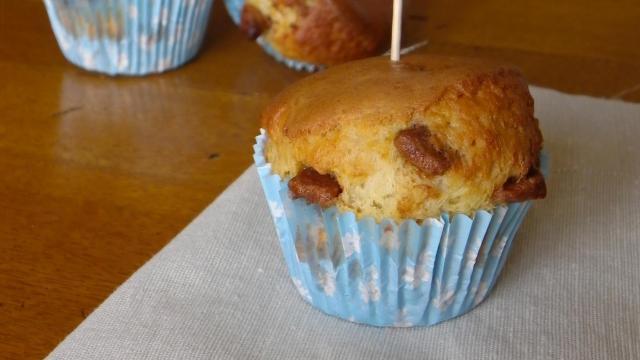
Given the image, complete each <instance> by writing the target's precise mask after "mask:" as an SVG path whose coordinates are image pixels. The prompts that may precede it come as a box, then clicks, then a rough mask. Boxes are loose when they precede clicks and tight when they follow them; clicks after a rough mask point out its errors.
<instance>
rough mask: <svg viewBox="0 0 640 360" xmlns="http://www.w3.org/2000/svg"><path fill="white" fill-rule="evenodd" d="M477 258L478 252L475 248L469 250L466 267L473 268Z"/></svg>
mask: <svg viewBox="0 0 640 360" xmlns="http://www.w3.org/2000/svg"><path fill="white" fill-rule="evenodd" d="M476 260H478V252H477V251H475V250H473V249H471V250H469V251H467V254H466V255H465V267H467V268H472V267H473V265H475V264H476Z"/></svg>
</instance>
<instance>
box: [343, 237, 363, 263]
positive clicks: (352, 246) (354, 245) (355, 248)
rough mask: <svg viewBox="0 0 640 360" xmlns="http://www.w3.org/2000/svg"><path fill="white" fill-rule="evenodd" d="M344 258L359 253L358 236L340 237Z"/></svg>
mask: <svg viewBox="0 0 640 360" xmlns="http://www.w3.org/2000/svg"><path fill="white" fill-rule="evenodd" d="M342 247H343V249H344V256H345V257H349V256H351V255H353V254H359V253H360V235H359V234H358V233H346V234H345V235H344V236H343V237H342Z"/></svg>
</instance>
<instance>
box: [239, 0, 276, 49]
mask: <svg viewBox="0 0 640 360" xmlns="http://www.w3.org/2000/svg"><path fill="white" fill-rule="evenodd" d="M270 26H271V21H270V20H269V18H267V17H266V16H265V15H264V14H262V12H260V10H259V9H258V8H256V7H255V6H253V5H251V4H245V5H244V6H243V7H242V14H241V15H240V29H241V30H242V31H243V32H244V33H245V34H246V35H247V37H249V39H251V40H255V39H256V38H257V37H258V36H260V35H261V34H262V33H263V32H264V31H265V30H267V29H268V28H269V27H270Z"/></svg>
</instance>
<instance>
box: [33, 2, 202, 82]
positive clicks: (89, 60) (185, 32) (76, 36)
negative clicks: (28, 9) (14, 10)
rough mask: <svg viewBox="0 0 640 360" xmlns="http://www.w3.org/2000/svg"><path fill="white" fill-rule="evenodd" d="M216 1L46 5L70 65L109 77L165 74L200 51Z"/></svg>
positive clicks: (57, 37) (46, 3)
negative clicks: (212, 7) (164, 72)
mask: <svg viewBox="0 0 640 360" xmlns="http://www.w3.org/2000/svg"><path fill="white" fill-rule="evenodd" d="M212 3H213V0H101V1H93V0H45V6H46V8H47V12H48V14H49V19H50V21H51V26H52V28H53V32H54V34H55V36H56V39H57V41H58V45H59V46H60V49H61V50H62V53H63V54H64V56H65V57H66V58H67V60H69V61H70V62H71V63H73V64H75V65H77V66H79V67H81V68H84V69H87V70H90V71H97V72H101V73H105V74H109V75H120V74H122V75H145V74H150V73H160V72H163V71H166V70H170V69H174V68H176V67H178V66H181V65H183V64H184V63H186V62H187V61H189V60H190V59H191V58H193V57H194V56H195V55H196V54H197V53H198V50H199V49H200V46H201V44H202V40H203V38H204V34H205V31H206V28H207V21H208V19H209V13H210V12H211V6H212Z"/></svg>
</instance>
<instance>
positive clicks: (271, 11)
mask: <svg viewBox="0 0 640 360" xmlns="http://www.w3.org/2000/svg"><path fill="white" fill-rule="evenodd" d="M225 3H226V5H227V9H228V10H229V13H230V14H231V17H232V18H233V19H234V21H235V22H236V24H238V25H239V27H240V28H241V29H242V31H243V32H244V33H245V34H246V35H247V36H248V37H249V38H250V39H256V40H257V41H258V43H259V44H260V45H261V46H262V47H263V48H264V49H265V50H266V51H267V52H268V53H269V54H270V55H272V56H274V57H275V58H276V59H277V60H279V61H281V62H284V63H285V64H287V65H288V66H290V67H292V68H295V69H298V70H307V71H313V70H317V69H318V68H320V67H323V66H328V65H334V64H339V63H343V62H346V61H350V60H355V59H360V58H364V57H367V56H371V55H374V54H379V53H381V48H382V47H384V45H385V44H386V42H387V38H388V33H389V31H390V30H389V29H390V21H391V12H392V1H391V0H365V1H355V0H347V1H345V0H340V1H336V0H294V1H282V0H226V2H225Z"/></svg>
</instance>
